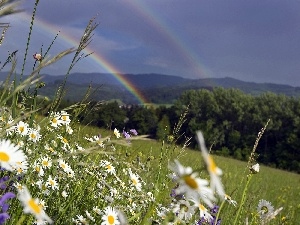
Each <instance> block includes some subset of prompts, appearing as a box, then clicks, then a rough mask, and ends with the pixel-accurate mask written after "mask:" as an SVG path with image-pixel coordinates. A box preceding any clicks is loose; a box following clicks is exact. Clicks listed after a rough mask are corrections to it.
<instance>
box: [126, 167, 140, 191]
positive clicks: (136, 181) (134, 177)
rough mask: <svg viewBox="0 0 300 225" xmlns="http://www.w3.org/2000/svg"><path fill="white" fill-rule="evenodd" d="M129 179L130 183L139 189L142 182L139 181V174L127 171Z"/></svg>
mask: <svg viewBox="0 0 300 225" xmlns="http://www.w3.org/2000/svg"><path fill="white" fill-rule="evenodd" d="M129 176H130V180H131V181H132V185H133V186H134V187H135V188H136V189H137V190H138V191H141V188H142V184H141V182H140V181H139V176H138V175H137V174H135V173H132V172H131V171H129Z"/></svg>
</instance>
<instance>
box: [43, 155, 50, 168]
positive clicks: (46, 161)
mask: <svg viewBox="0 0 300 225" xmlns="http://www.w3.org/2000/svg"><path fill="white" fill-rule="evenodd" d="M41 164H42V167H43V168H50V167H51V166H52V160H51V159H50V158H48V157H47V156H46V157H43V158H42V163H41Z"/></svg>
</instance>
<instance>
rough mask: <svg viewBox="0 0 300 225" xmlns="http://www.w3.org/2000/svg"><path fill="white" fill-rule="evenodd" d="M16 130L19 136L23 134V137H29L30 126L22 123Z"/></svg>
mask: <svg viewBox="0 0 300 225" xmlns="http://www.w3.org/2000/svg"><path fill="white" fill-rule="evenodd" d="M15 129H16V132H17V133H18V134H21V136H25V135H27V132H28V124H27V123H24V122H23V121H20V122H19V123H18V124H17V125H16V126H15Z"/></svg>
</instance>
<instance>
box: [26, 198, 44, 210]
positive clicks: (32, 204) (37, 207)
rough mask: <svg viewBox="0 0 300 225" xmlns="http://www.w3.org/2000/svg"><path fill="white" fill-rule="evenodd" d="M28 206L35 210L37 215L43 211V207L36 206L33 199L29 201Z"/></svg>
mask: <svg viewBox="0 0 300 225" xmlns="http://www.w3.org/2000/svg"><path fill="white" fill-rule="evenodd" d="M28 205H29V207H30V208H31V209H32V210H33V212H34V213H36V214H40V213H41V211H42V209H41V207H40V206H39V205H38V204H36V203H35V201H34V200H33V199H30V200H29V201H28Z"/></svg>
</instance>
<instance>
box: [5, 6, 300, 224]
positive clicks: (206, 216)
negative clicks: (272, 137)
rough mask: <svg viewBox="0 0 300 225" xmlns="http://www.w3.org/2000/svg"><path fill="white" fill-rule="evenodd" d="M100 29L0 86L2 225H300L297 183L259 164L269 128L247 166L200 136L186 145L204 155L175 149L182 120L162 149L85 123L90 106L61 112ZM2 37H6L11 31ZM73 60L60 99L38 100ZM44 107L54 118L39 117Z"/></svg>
mask: <svg viewBox="0 0 300 225" xmlns="http://www.w3.org/2000/svg"><path fill="white" fill-rule="evenodd" d="M38 2H39V1H36V4H35V6H34V10H33V15H32V22H31V25H30V31H29V34H28V38H27V40H28V42H27V46H28V45H30V37H31V31H32V27H33V26H34V20H35V11H36V7H37V5H38ZM15 7H17V5H15V3H14V1H2V2H1V3H0V8H1V10H0V18H1V16H4V15H7V14H12V13H16V12H18V10H16V9H15ZM96 27H97V24H96V23H95V22H94V20H93V19H92V20H91V21H89V22H88V25H87V27H86V29H85V31H84V32H83V36H82V39H81V40H80V43H79V45H78V48H76V49H68V50H66V51H63V52H61V53H58V54H57V55H56V56H54V57H50V56H48V55H47V53H48V50H49V49H50V48H51V46H52V45H53V44H55V40H56V37H54V40H53V42H52V43H51V44H50V46H49V47H48V48H47V49H46V50H45V51H44V53H43V54H42V53H37V54H34V55H33V57H34V59H35V60H36V61H35V64H34V65H33V69H32V73H31V74H30V75H29V76H28V77H26V79H24V80H20V81H16V80H14V82H12V83H11V82H10V80H9V79H7V80H6V81H4V82H3V83H2V87H1V96H0V128H1V139H0V166H1V170H0V171H1V175H0V188H1V192H2V193H1V198H0V206H1V213H0V224H14V225H15V224H16V225H20V224H101V225H114V224H115V225H118V224H121V225H125V224H199V225H200V224H203V225H204V224H210V225H217V224H218V225H219V224H225V225H226V224H228V225H232V224H233V225H237V224H247V225H253V224H299V222H298V220H299V218H300V213H299V210H300V203H299V199H300V196H299V195H300V194H299V193H300V192H299V191H300V190H299V183H300V175H298V174H294V173H289V172H285V171H281V170H277V169H273V168H268V167H265V166H263V165H259V162H257V161H256V158H257V155H256V153H255V150H256V147H257V145H258V144H259V139H260V138H261V137H262V136H263V134H264V132H265V129H266V127H264V128H262V130H260V131H257V133H258V134H257V138H256V140H253V146H254V147H253V149H249V154H250V155H251V156H250V158H249V161H248V162H242V161H237V160H234V159H230V158H224V157H220V156H216V155H214V154H213V153H214V149H213V146H212V147H211V148H209V150H208V149H207V147H206V146H205V142H204V138H205V137H204V138H203V136H202V133H201V132H198V133H197V134H195V136H194V137H189V138H196V139H197V140H198V144H199V149H198V150H195V149H193V150H192V149H189V148H188V142H189V138H187V141H186V144H185V145H183V146H179V145H177V144H176V140H177V139H178V138H179V137H180V136H181V135H182V134H183V133H184V131H182V130H181V125H182V124H183V123H184V115H183V116H182V118H181V119H180V121H178V124H177V126H176V127H174V128H172V133H166V134H165V138H164V140H162V141H155V140H151V139H149V138H148V137H147V136H146V135H140V134H139V131H137V130H135V128H134V127H130V128H128V129H124V128H122V127H112V128H111V130H104V129H100V128H98V127H92V126H87V125H82V124H80V123H79V122H78V117H77V116H78V115H79V114H80V113H82V112H84V110H86V108H87V105H88V104H89V102H88V101H87V98H84V99H83V100H82V101H81V102H78V103H76V104H74V105H72V106H70V107H68V108H66V109H63V110H58V108H59V105H60V102H61V100H62V99H63V94H64V87H65V82H66V80H67V77H68V75H69V74H70V72H71V70H72V69H73V67H74V66H75V65H76V63H77V62H78V61H80V60H81V59H82V58H85V57H88V55H85V54H84V53H83V50H84V49H85V47H86V46H87V45H88V44H89V42H90V41H91V37H92V35H93V31H94V29H95V28H96ZM2 29H3V31H2V37H4V36H5V31H6V30H7V29H9V25H6V24H4V25H3V27H2ZM6 39H7V40H6V41H10V40H9V37H7V38H6ZM2 41H3V38H2V39H1V43H2ZM0 47H1V46H0ZM68 54H73V60H72V62H71V64H70V67H69V70H68V71H67V72H66V77H65V80H64V81H63V82H62V84H61V85H60V86H59V87H58V89H57V92H56V96H55V97H54V99H52V100H51V101H49V102H48V100H46V99H40V98H39V96H38V90H39V89H40V88H43V86H44V85H45V84H43V83H41V82H40V80H39V78H40V73H41V71H42V70H43V68H45V67H47V66H49V65H51V64H53V63H55V62H57V61H58V60H60V59H61V58H62V57H64V56H65V55H68ZM28 55H29V54H28V52H26V53H25V55H24V61H23V68H24V65H25V64H26V63H27V60H26V59H27V57H29V56H28ZM15 57H16V56H15V54H10V55H9V56H8V58H7V61H6V62H5V63H4V64H3V66H2V69H3V68H7V67H9V66H10V68H11V69H10V71H11V72H9V73H8V78H9V77H10V76H12V75H13V74H14V73H15V66H16V63H17V62H16V58H15ZM23 72H24V71H22V74H21V75H23ZM24 77H25V76H24ZM87 95H88V93H87ZM41 107H43V108H41ZM45 107H46V109H47V110H48V113H47V115H41V114H40V113H39V112H40V111H41V110H43V111H45ZM266 126H267V125H266Z"/></svg>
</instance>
